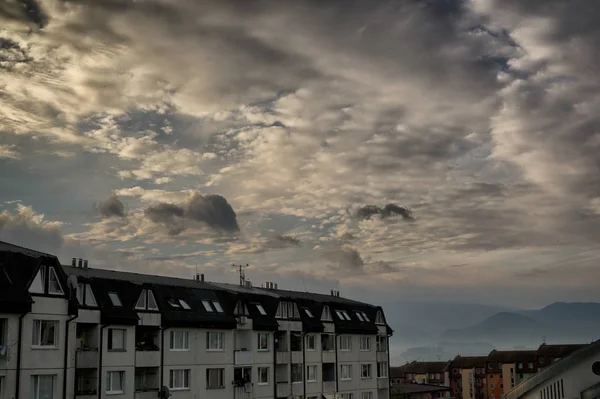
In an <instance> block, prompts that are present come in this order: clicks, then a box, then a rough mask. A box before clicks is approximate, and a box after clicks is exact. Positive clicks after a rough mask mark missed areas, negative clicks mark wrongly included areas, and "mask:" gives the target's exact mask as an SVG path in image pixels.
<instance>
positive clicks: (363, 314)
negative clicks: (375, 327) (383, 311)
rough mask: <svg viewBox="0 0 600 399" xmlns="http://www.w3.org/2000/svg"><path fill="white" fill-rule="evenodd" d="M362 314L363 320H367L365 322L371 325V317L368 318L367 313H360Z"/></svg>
mask: <svg viewBox="0 0 600 399" xmlns="http://www.w3.org/2000/svg"><path fill="white" fill-rule="evenodd" d="M360 313H361V314H362V317H363V319H365V321H366V322H367V323H369V322H370V321H371V319H369V316H367V314H366V313H365V312H360Z"/></svg>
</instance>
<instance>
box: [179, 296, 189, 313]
mask: <svg viewBox="0 0 600 399" xmlns="http://www.w3.org/2000/svg"><path fill="white" fill-rule="evenodd" d="M179 303H180V304H181V307H182V308H184V309H187V310H190V309H191V307H190V305H188V304H187V302H186V301H184V300H183V299H180V300H179Z"/></svg>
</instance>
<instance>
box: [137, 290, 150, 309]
mask: <svg viewBox="0 0 600 399" xmlns="http://www.w3.org/2000/svg"><path fill="white" fill-rule="evenodd" d="M140 301H143V304H142V305H140ZM147 307H148V290H146V289H143V290H142V292H140V296H139V297H138V300H137V302H136V303H135V308H136V309H138V310H146V309H147Z"/></svg>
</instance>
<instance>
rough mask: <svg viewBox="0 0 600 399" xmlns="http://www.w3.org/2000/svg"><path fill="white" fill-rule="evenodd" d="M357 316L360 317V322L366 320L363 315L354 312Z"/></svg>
mask: <svg viewBox="0 0 600 399" xmlns="http://www.w3.org/2000/svg"><path fill="white" fill-rule="evenodd" d="M354 313H355V314H356V317H358V320H360V321H365V319H363V317H362V315H361V314H360V312H354Z"/></svg>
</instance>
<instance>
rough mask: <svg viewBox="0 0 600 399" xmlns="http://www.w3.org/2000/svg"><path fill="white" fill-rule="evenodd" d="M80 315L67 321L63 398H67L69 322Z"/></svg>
mask: <svg viewBox="0 0 600 399" xmlns="http://www.w3.org/2000/svg"><path fill="white" fill-rule="evenodd" d="M77 317H78V316H77V315H75V316H73V317H71V318H70V319H67V322H66V323H65V359H64V365H63V399H67V363H68V361H69V323H71V322H72V321H73V320H75V319H76V318H77Z"/></svg>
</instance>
